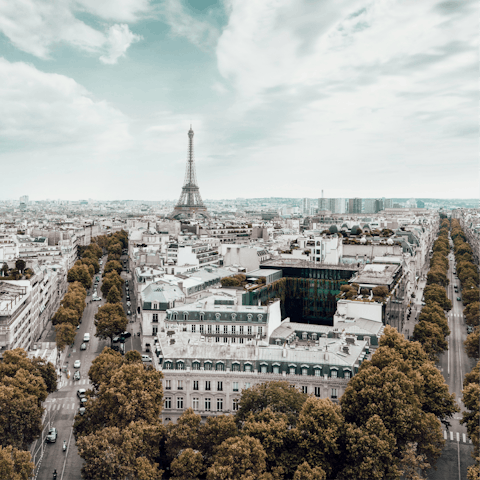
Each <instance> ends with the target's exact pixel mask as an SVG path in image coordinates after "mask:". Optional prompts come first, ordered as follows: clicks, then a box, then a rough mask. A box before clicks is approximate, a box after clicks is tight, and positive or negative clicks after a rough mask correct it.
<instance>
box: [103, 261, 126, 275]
mask: <svg viewBox="0 0 480 480" xmlns="http://www.w3.org/2000/svg"><path fill="white" fill-rule="evenodd" d="M113 270H115V271H116V272H117V273H118V274H119V275H120V274H121V273H122V264H121V263H120V262H117V261H116V260H111V261H110V262H107V263H106V265H105V270H104V274H105V275H106V274H107V273H110V272H111V271H113Z"/></svg>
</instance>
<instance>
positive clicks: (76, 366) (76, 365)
mask: <svg viewBox="0 0 480 480" xmlns="http://www.w3.org/2000/svg"><path fill="white" fill-rule="evenodd" d="M81 365H82V362H80V360H75V362H73V368H80V367H81Z"/></svg>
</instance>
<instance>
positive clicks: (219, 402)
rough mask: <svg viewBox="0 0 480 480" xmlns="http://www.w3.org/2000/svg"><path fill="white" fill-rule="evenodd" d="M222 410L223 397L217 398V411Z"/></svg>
mask: <svg viewBox="0 0 480 480" xmlns="http://www.w3.org/2000/svg"><path fill="white" fill-rule="evenodd" d="M222 410H223V398H217V412H221V411H222Z"/></svg>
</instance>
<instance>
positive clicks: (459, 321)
mask: <svg viewBox="0 0 480 480" xmlns="http://www.w3.org/2000/svg"><path fill="white" fill-rule="evenodd" d="M451 245H452V246H453V243H452V242H451ZM449 262H450V269H449V271H448V278H449V280H450V285H449V286H448V287H447V294H448V298H449V299H450V300H451V301H452V310H451V311H450V312H449V313H448V315H447V318H448V325H449V327H450V331H451V333H450V336H449V337H448V351H447V352H446V353H444V354H442V355H441V357H440V361H439V363H438V366H439V368H440V370H441V372H442V374H443V376H444V378H445V381H446V382H447V384H448V388H449V390H450V393H455V397H456V400H457V403H458V405H459V407H460V409H461V411H460V412H459V413H456V414H455V416H454V418H453V419H452V420H451V422H450V423H451V427H450V429H449V431H448V432H447V431H444V438H446V439H447V445H446V447H445V449H444V451H443V452H442V457H441V458H440V459H439V461H438V462H437V470H436V471H430V472H429V475H428V478H429V480H444V479H445V480H446V479H448V480H454V479H455V480H456V479H459V480H464V479H465V478H467V466H468V465H472V464H473V463H474V462H473V459H472V457H471V456H470V453H471V452H472V451H473V446H472V444H471V443H470V441H469V440H468V439H467V438H466V433H467V429H466V427H465V426H463V425H461V424H460V419H461V418H462V411H463V410H465V407H464V406H463V403H462V401H461V398H462V389H463V378H464V376H465V374H466V373H468V372H469V371H470V370H471V369H472V368H473V367H474V366H475V364H476V362H475V361H474V360H473V359H471V358H468V357H467V354H466V353H465V350H464V346H463V342H464V341H465V339H466V338H467V326H466V323H465V321H464V319H463V308H464V307H463V303H462V302H461V301H459V300H457V297H461V294H460V293H457V292H455V290H454V285H458V288H459V291H460V281H459V280H458V278H456V276H455V275H454V273H453V271H454V269H455V260H454V257H453V253H452V254H451V255H450V256H449Z"/></svg>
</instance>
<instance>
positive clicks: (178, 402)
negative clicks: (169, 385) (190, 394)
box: [177, 397, 183, 409]
mask: <svg viewBox="0 0 480 480" xmlns="http://www.w3.org/2000/svg"><path fill="white" fill-rule="evenodd" d="M177 408H178V409H181V408H183V397H178V398H177Z"/></svg>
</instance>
